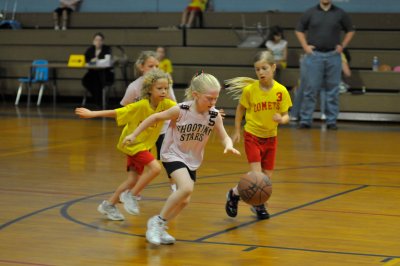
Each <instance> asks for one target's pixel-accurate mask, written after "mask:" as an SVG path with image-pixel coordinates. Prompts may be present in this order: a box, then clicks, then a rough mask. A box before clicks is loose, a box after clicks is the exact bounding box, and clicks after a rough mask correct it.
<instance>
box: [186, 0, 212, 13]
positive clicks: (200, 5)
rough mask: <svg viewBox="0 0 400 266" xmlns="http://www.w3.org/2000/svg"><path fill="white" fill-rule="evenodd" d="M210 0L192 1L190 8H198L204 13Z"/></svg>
mask: <svg viewBox="0 0 400 266" xmlns="http://www.w3.org/2000/svg"><path fill="white" fill-rule="evenodd" d="M207 2H208V0H192V2H190V4H189V7H198V8H200V10H201V11H202V12H204V10H206V6H207Z"/></svg>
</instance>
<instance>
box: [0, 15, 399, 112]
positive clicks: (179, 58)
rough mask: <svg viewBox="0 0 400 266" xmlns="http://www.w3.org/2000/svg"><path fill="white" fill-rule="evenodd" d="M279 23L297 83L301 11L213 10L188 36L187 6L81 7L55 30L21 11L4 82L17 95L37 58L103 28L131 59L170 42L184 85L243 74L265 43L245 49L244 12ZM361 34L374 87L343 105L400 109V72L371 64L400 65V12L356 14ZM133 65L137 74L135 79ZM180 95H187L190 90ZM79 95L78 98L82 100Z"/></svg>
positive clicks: (63, 92) (75, 90) (75, 48)
mask: <svg viewBox="0 0 400 266" xmlns="http://www.w3.org/2000/svg"><path fill="white" fill-rule="evenodd" d="M267 15H268V20H269V23H270V25H275V24H279V25H281V26H282V27H284V28H285V37H286V39H287V40H288V43H289V58H288V68H287V69H286V70H284V71H283V72H282V75H281V82H282V83H283V84H285V85H286V86H287V87H288V88H290V87H293V86H294V85H295V84H296V83H297V80H298V77H299V69H298V59H299V55H300V54H301V53H302V49H301V48H300V46H299V43H298V41H297V39H296V37H295V35H294V32H293V30H294V26H295V25H296V23H297V20H298V18H299V16H300V14H299V13H285V14H283V13H271V12H269V13H266V12H264V13H262V12H261V13H246V14H244V15H243V14H240V13H211V12H210V13H206V14H205V19H204V20H205V23H204V24H205V28H203V29H189V30H187V32H186V35H184V34H183V32H182V31H181V30H178V29H174V28H172V26H174V25H177V24H178V23H179V20H180V14H179V13H133V14H132V13H123V14H114V13H74V14H73V17H72V20H71V25H70V29H68V30H67V31H54V30H52V19H51V15H50V14H43V13H26V14H17V19H18V20H19V21H20V22H21V23H22V25H23V26H24V29H23V30H18V31H13V30H2V31H0V68H1V69H3V71H2V72H1V74H0V75H1V77H0V88H5V94H6V95H8V97H9V98H10V99H11V98H13V97H14V96H15V93H16V88H17V86H18V82H17V78H19V77H22V76H26V75H27V74H28V71H29V64H30V63H31V62H32V60H33V59H38V58H43V59H47V60H49V61H50V62H57V63H60V62H66V61H67V59H68V55H69V54H72V53H83V52H84V51H85V50H86V48H87V47H88V46H89V45H90V43H91V40H92V36H93V34H94V33H95V32H97V31H101V32H103V33H104V34H105V36H106V40H105V41H106V43H107V44H109V45H111V46H113V47H114V48H113V52H114V54H115V55H116V56H118V50H117V49H116V48H115V47H116V46H118V45H119V46H122V47H123V48H124V49H125V51H126V53H127V54H128V55H129V58H130V61H132V62H133V61H134V60H135V57H136V56H137V55H138V54H139V52H140V51H141V50H146V49H155V47H156V46H158V45H163V46H166V47H167V48H168V56H169V57H170V58H171V60H172V61H173V63H174V70H175V71H174V74H173V77H174V81H175V84H177V85H178V87H181V88H183V87H184V86H185V85H186V83H187V82H189V81H190V79H191V77H192V76H193V74H194V73H195V72H197V71H199V70H204V71H207V72H210V73H212V74H214V75H216V76H217V77H218V78H219V79H220V80H221V81H223V80H225V79H228V78H232V77H235V76H251V77H254V75H255V74H254V70H253V69H252V59H253V56H254V54H255V53H256V51H257V50H261V49H262V48H259V49H246V48H237V47H236V46H237V45H238V44H239V43H240V39H239V37H238V34H240V27H241V26H242V18H243V16H244V18H245V21H246V25H254V24H255V23H257V22H259V21H260V22H262V23H263V24H265V21H266V17H267ZM351 16H352V19H353V23H354V24H355V25H356V28H357V33H356V35H355V37H354V39H353V41H352V42H351V45H350V47H349V49H350V53H351V57H352V61H351V67H352V70H353V77H352V79H351V86H352V88H354V89H361V88H362V87H366V89H367V94H364V95H352V94H350V93H346V94H342V95H341V96H340V101H341V108H340V109H341V111H344V112H365V113H370V112H374V113H394V114H400V105H398V102H399V101H400V93H399V91H400V73H394V72H385V73H377V72H372V71H370V68H371V60H372V57H373V56H375V55H376V56H378V57H379V59H380V62H381V63H384V64H389V65H391V66H395V65H400V34H398V33H399V30H400V18H399V16H397V15H396V14H351ZM115 71H116V83H115V87H116V88H117V94H118V95H119V97H120V96H122V95H123V93H124V90H125V84H124V81H123V79H122V75H121V72H120V70H119V69H118V68H116V69H115ZM84 72H85V71H84V70H82V69H66V70H59V71H58V94H59V96H60V97H61V98H62V97H71V96H76V97H80V96H81V95H82V93H83V88H82V86H81V83H80V81H81V78H82V76H83V75H84ZM132 72H133V71H132V69H130V73H129V78H130V80H131V81H132V80H133V79H134V77H133V73H132ZM176 94H177V95H178V98H179V97H182V95H183V90H182V89H177V90H176ZM78 103H79V101H78V102H77V104H78ZM219 105H220V106H223V107H225V108H234V106H235V102H234V101H232V100H230V98H229V97H224V94H223V95H222V96H221V97H220V100H219Z"/></svg>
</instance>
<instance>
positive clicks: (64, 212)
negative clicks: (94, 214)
mask: <svg viewBox="0 0 400 266" xmlns="http://www.w3.org/2000/svg"><path fill="white" fill-rule="evenodd" d="M82 200H84V199H77V200H74V201H71V202H69V203H67V204H65V205H64V206H63V207H62V208H61V210H60V213H61V215H62V217H64V218H65V219H67V220H69V221H71V222H73V223H76V224H80V225H82V226H85V227H90V228H93V229H96V230H102V231H106V232H110V233H115V234H120V235H129V236H140V237H144V235H137V234H132V233H127V232H122V231H117V230H111V229H106V228H102V227H99V226H97V225H93V224H87V223H84V222H81V221H79V220H77V219H75V218H74V217H72V216H71V215H69V213H68V209H69V207H71V206H72V205H73V204H75V203H77V202H79V201H82ZM115 222H117V223H118V222H122V221H115Z"/></svg>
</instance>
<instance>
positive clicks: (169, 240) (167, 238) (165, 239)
mask: <svg viewBox="0 0 400 266" xmlns="http://www.w3.org/2000/svg"><path fill="white" fill-rule="evenodd" d="M166 229H168V227H167V226H164V231H163V232H162V234H161V238H160V239H161V244H163V245H171V244H174V243H175V241H176V240H175V238H174V237H173V236H171V235H170V234H168V232H167V231H166Z"/></svg>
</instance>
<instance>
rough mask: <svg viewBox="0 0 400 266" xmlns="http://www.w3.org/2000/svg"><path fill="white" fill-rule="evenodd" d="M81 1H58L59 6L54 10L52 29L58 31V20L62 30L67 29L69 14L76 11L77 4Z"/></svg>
mask: <svg viewBox="0 0 400 266" xmlns="http://www.w3.org/2000/svg"><path fill="white" fill-rule="evenodd" d="M80 1H81V0H60V6H59V7H57V8H56V9H55V10H54V13H53V19H54V29H55V30H59V29H60V20H61V22H62V23H61V27H62V30H66V29H67V25H68V21H69V17H70V16H71V13H72V12H73V11H75V10H76V8H77V7H78V4H79V2H80Z"/></svg>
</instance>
